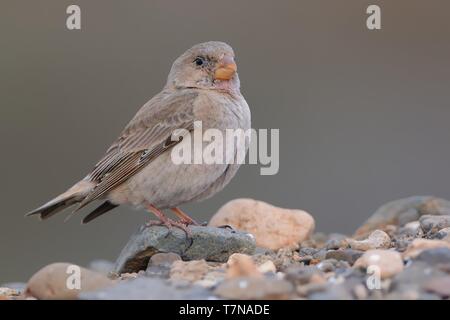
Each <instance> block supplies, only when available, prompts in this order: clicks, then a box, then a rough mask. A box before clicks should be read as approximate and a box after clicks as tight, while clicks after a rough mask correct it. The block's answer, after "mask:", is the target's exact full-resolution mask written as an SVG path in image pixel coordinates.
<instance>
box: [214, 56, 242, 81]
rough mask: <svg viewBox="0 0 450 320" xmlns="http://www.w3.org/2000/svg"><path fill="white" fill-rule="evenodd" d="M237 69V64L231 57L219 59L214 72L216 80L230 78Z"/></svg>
mask: <svg viewBox="0 0 450 320" xmlns="http://www.w3.org/2000/svg"><path fill="white" fill-rule="evenodd" d="M236 71H237V65H236V63H235V62H234V59H233V58H231V57H224V58H223V59H222V60H220V61H219V64H218V67H217V69H216V71H215V72H214V79H215V80H230V79H231V78H233V76H234V74H235V73H236Z"/></svg>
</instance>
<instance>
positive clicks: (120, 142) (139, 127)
mask: <svg viewBox="0 0 450 320" xmlns="http://www.w3.org/2000/svg"><path fill="white" fill-rule="evenodd" d="M196 97H197V94H196V93H193V92H190V93H178V94H175V93H173V94H166V95H164V94H159V95H157V96H155V97H154V98H153V99H152V100H150V101H149V102H148V103H147V104H146V105H144V106H143V107H142V108H141V110H139V112H138V113H137V114H136V116H135V117H134V118H133V119H132V120H131V121H130V123H129V124H128V125H127V126H126V127H125V129H124V131H123V132H122V134H121V135H120V136H119V138H118V139H117V140H116V141H115V142H114V143H113V144H112V145H111V147H110V148H109V149H108V150H107V152H106V154H105V156H104V157H103V158H102V159H101V160H100V161H99V162H98V163H97V164H96V166H95V167H94V169H93V170H92V172H91V173H90V174H89V176H88V177H89V179H90V180H91V181H93V182H96V183H97V185H96V186H95V188H94V189H93V190H92V191H91V192H90V193H89V194H88V195H87V196H86V198H85V199H84V200H83V201H82V202H81V203H80V205H79V206H78V208H77V209H76V210H75V211H77V210H79V209H81V208H82V207H84V206H85V205H87V204H88V203H90V202H91V201H93V200H96V199H98V198H99V197H101V196H102V195H104V194H106V193H107V192H108V191H110V190H112V189H114V188H115V187H117V186H119V185H120V184H122V183H123V182H125V181H126V180H127V179H129V178H130V177H131V176H133V175H134V174H136V173H137V172H138V171H139V170H141V169H142V168H143V167H144V166H145V165H147V164H148V163H149V162H151V161H152V160H153V159H155V158H156V157H158V156H159V155H161V154H162V153H163V152H165V151H166V150H168V149H170V148H171V147H172V146H174V145H175V144H177V143H179V142H180V141H181V140H182V138H181V139H179V140H177V141H173V140H172V134H173V133H174V132H175V131H176V130H178V129H186V130H188V131H191V130H193V128H194V121H195V120H194V111H193V109H194V101H195V99H196Z"/></svg>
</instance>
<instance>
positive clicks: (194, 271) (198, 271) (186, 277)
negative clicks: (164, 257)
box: [170, 260, 210, 282]
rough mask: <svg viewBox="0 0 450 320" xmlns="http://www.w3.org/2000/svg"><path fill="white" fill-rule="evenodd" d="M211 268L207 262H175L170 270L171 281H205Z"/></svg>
mask: <svg viewBox="0 0 450 320" xmlns="http://www.w3.org/2000/svg"><path fill="white" fill-rule="evenodd" d="M209 270H210V267H209V266H208V264H207V263H206V261H205V260H195V261H180V260H177V261H174V262H173V263H172V267H171V269H170V279H171V280H174V281H188V282H195V281H199V280H201V279H203V277H204V276H205V275H206V274H207V273H208V271H209Z"/></svg>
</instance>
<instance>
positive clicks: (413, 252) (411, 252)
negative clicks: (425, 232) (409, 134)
mask: <svg viewBox="0 0 450 320" xmlns="http://www.w3.org/2000/svg"><path fill="white" fill-rule="evenodd" d="M435 248H450V243H448V242H446V241H442V240H430V239H414V240H413V241H412V242H411V244H410V245H409V246H408V248H407V249H406V250H405V252H403V258H404V259H410V258H415V257H417V256H418V255H419V254H420V253H421V252H422V251H424V250H427V249H435Z"/></svg>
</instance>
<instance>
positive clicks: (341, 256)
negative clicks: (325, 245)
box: [326, 249, 363, 265]
mask: <svg viewBox="0 0 450 320" xmlns="http://www.w3.org/2000/svg"><path fill="white" fill-rule="evenodd" d="M362 254H363V252H362V251H359V250H353V249H344V250H331V251H328V252H327V255H326V259H336V260H343V261H347V262H348V263H349V264H350V265H353V264H354V263H355V261H356V260H358V258H359V257H361V256H362Z"/></svg>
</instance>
